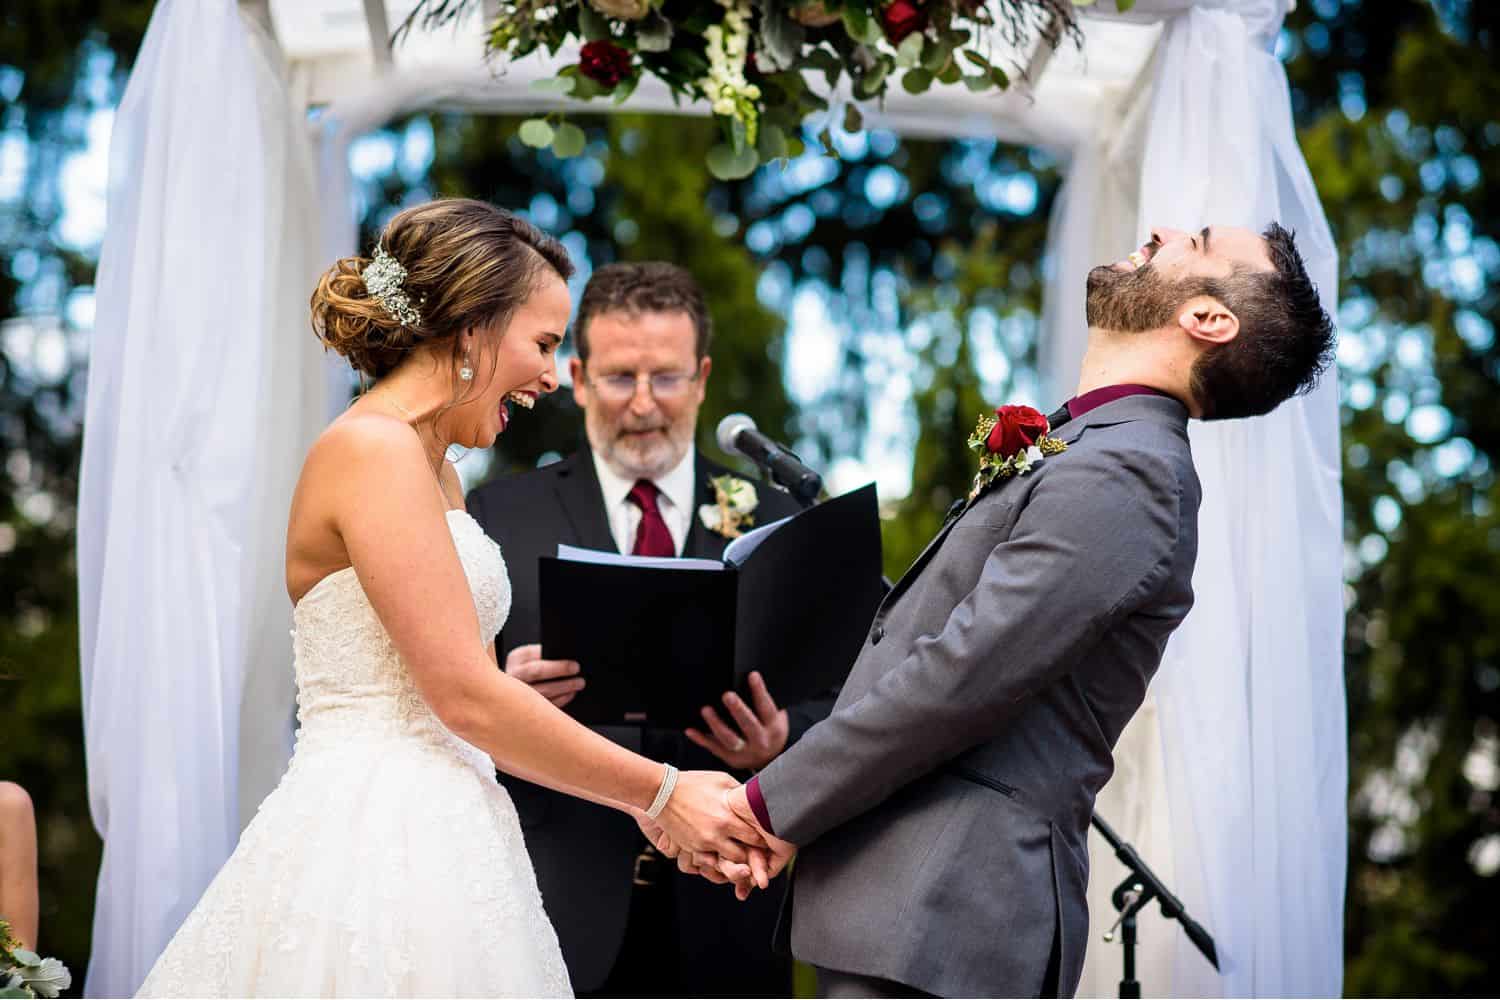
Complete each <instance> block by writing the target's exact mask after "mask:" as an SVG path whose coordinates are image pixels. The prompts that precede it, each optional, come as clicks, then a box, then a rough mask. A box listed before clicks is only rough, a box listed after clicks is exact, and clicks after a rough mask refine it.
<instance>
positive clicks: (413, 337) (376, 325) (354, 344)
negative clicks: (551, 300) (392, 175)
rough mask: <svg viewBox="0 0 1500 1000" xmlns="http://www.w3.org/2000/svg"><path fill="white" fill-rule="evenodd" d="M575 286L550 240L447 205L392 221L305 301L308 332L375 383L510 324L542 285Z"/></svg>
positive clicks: (495, 216) (475, 208) (487, 212)
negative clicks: (434, 350) (479, 331)
mask: <svg viewBox="0 0 1500 1000" xmlns="http://www.w3.org/2000/svg"><path fill="white" fill-rule="evenodd" d="M547 274H555V275H556V276H557V277H558V278H560V279H562V280H563V281H566V280H567V279H568V278H570V277H572V274H573V262H572V261H571V260H569V259H568V252H567V251H566V250H564V249H563V245H562V244H561V243H559V242H558V241H557V240H556V239H554V238H553V237H551V236H548V235H547V234H546V233H544V232H542V231H541V230H540V229H538V228H537V227H536V226H533V225H532V224H531V223H529V222H527V221H526V220H525V219H521V218H518V217H517V216H515V215H513V214H512V213H510V212H507V211H506V210H505V209H503V208H497V207H495V206H494V205H491V204H489V203H488V202H483V201H475V200H474V199H471V198H445V199H440V200H438V201H431V202H428V203H426V204H424V205H417V206H416V207H414V208H408V209H406V210H405V211H402V212H400V213H398V214H397V215H396V216H395V217H394V218H392V219H391V221H390V222H389V223H387V224H386V227H385V231H384V232H382V233H381V234H380V241H379V243H378V244H377V246H376V248H375V250H374V251H372V256H370V257H344V258H342V259H340V260H339V261H338V262H337V263H335V264H334V265H333V266H332V267H330V268H329V269H328V270H327V271H326V272H325V273H324V274H323V277H322V278H321V279H320V280H319V281H318V287H317V289H316V290H315V291H314V292H313V294H312V326H313V332H314V333H316V334H317V335H318V339H320V340H322V341H323V345H324V347H326V348H329V349H331V350H334V351H337V352H338V353H339V354H342V355H343V356H344V357H345V358H348V359H349V363H350V364H351V365H353V366H354V368H355V370H356V371H358V372H360V373H361V374H362V375H367V376H369V377H371V378H374V379H379V378H381V377H383V376H385V375H387V374H389V373H390V372H391V371H392V370H394V369H395V368H396V366H397V365H399V364H401V362H402V361H404V360H406V358H407V357H408V356H410V354H411V353H412V351H414V350H416V349H417V348H419V347H423V346H428V345H431V346H437V347H440V346H442V345H444V344H448V345H450V346H451V349H452V354H453V360H454V363H455V368H456V367H457V365H458V364H459V363H460V359H461V355H462V348H461V346H460V344H459V334H461V333H462V332H463V331H464V330H466V329H468V328H470V327H485V326H487V325H489V324H492V323H493V324H495V326H496V328H497V329H499V330H504V329H505V328H506V326H507V325H508V323H509V321H510V317H511V315H512V314H513V313H514V312H515V311H516V309H517V308H518V307H520V306H521V305H522V304H523V303H524V302H525V301H526V300H527V299H528V298H529V297H530V296H531V294H532V292H533V291H535V290H536V288H537V285H538V283H539V281H540V279H541V278H543V277H544V276H545V275H547Z"/></svg>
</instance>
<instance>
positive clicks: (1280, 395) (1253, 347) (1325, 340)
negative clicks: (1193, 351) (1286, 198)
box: [1192, 222, 1334, 420]
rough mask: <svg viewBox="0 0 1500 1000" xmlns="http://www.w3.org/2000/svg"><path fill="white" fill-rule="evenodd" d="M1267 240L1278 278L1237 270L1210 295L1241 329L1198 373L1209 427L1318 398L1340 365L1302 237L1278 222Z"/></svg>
mask: <svg viewBox="0 0 1500 1000" xmlns="http://www.w3.org/2000/svg"><path fill="white" fill-rule="evenodd" d="M1261 235H1262V236H1263V237H1264V238H1265V241H1266V249H1267V251H1268V253H1269V254H1270V257H1271V270H1269V271H1248V270H1237V271H1236V272H1235V273H1234V274H1232V275H1231V276H1230V277H1228V278H1222V279H1211V281H1210V282H1209V284H1211V285H1212V286H1213V287H1212V288H1211V289H1204V291H1207V292H1208V294H1211V295H1213V296H1214V297H1215V298H1217V299H1218V300H1219V301H1221V302H1223V303H1224V305H1226V306H1228V307H1229V309H1230V310H1231V311H1232V312H1233V313H1234V314H1235V316H1236V317H1238V319H1239V321H1240V332H1239V335H1238V336H1237V337H1235V338H1234V339H1233V340H1231V341H1230V342H1229V343H1227V344H1221V345H1219V346H1216V347H1211V348H1209V349H1208V350H1207V351H1205V352H1204V353H1203V354H1202V355H1201V356H1200V357H1199V358H1198V360H1197V362H1196V363H1195V364H1194V365H1193V372H1192V393H1193V398H1194V399H1195V400H1197V402H1198V406H1199V407H1200V408H1201V410H1202V412H1203V419H1204V420H1227V419H1231V418H1234V417H1254V416H1259V415H1260V414H1262V413H1269V412H1271V411H1272V410H1274V409H1275V408H1276V407H1277V406H1279V405H1281V403H1282V402H1284V401H1285V400H1287V399H1289V398H1291V397H1292V396H1297V395H1301V394H1302V393H1305V392H1309V391H1311V390H1312V388H1313V387H1314V386H1315V385H1317V384H1318V377H1319V376H1320V375H1322V374H1323V371H1324V369H1326V368H1327V367H1328V366H1329V364H1331V363H1332V361H1333V344H1334V326H1333V320H1332V319H1330V318H1329V316H1328V313H1327V312H1326V311H1325V310H1324V309H1323V304H1322V302H1321V301H1319V299H1318V289H1317V286H1315V285H1314V284H1313V283H1312V279H1311V278H1310V277H1308V274H1307V268H1306V267H1305V266H1304V265H1303V263H1302V255H1301V254H1299V253H1298V252H1297V245H1296V242H1295V236H1294V235H1293V234H1292V233H1291V232H1288V231H1287V230H1285V229H1283V228H1282V227H1281V226H1280V225H1278V224H1277V223H1274V222H1273V223H1271V225H1270V226H1269V227H1267V229H1266V231H1265V232H1264V233H1262V234H1261Z"/></svg>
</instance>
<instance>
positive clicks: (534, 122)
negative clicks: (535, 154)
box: [519, 118, 553, 149]
mask: <svg viewBox="0 0 1500 1000" xmlns="http://www.w3.org/2000/svg"><path fill="white" fill-rule="evenodd" d="M519 134H520V136H521V141H522V142H524V143H525V144H526V145H528V146H530V147H531V148H533V149H546V148H547V147H548V146H550V145H552V134H553V133H552V126H551V125H548V124H547V122H546V121H545V120H544V119H541V118H528V119H527V120H526V121H524V122H522V123H521V129H520V133H519Z"/></svg>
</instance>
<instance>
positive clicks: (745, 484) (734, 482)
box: [724, 479, 760, 514]
mask: <svg viewBox="0 0 1500 1000" xmlns="http://www.w3.org/2000/svg"><path fill="white" fill-rule="evenodd" d="M724 498H725V500H726V501H727V502H728V504H729V509H730V510H732V511H734V512H735V513H736V514H749V513H750V512H751V511H753V510H755V505H756V504H757V503H759V502H760V498H759V497H758V496H756V494H755V487H754V486H753V485H752V484H751V483H750V482H749V481H748V480H744V479H731V480H729V483H728V487H727V488H726V489H725V490H724Z"/></svg>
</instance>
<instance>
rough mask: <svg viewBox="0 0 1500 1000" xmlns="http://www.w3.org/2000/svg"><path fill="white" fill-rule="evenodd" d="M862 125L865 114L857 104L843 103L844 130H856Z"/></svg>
mask: <svg viewBox="0 0 1500 1000" xmlns="http://www.w3.org/2000/svg"><path fill="white" fill-rule="evenodd" d="M864 127H865V116H864V112H862V111H860V110H859V106H858V105H856V104H853V103H850V104H846V105H844V131H845V132H858V131H859V130H860V129H862V128H864Z"/></svg>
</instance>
